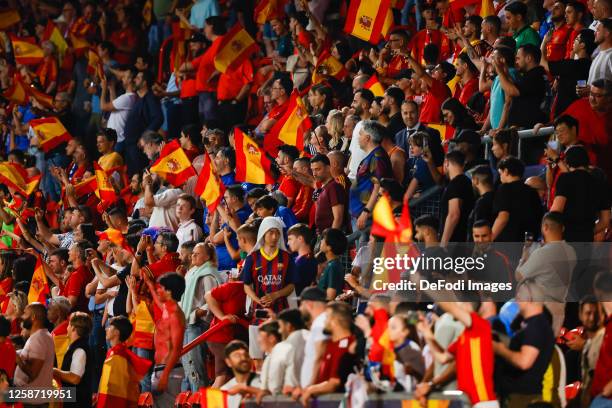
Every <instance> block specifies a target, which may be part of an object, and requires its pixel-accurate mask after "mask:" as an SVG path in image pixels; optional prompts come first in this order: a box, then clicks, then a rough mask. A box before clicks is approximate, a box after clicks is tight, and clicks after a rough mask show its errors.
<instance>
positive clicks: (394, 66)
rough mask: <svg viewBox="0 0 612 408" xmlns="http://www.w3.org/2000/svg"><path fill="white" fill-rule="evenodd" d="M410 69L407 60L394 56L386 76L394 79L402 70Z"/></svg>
mask: <svg viewBox="0 0 612 408" xmlns="http://www.w3.org/2000/svg"><path fill="white" fill-rule="evenodd" d="M408 68H410V64H409V63H408V61H407V60H406V58H404V57H401V56H399V55H394V56H393V58H391V61H389V65H388V66H387V73H386V76H388V77H391V78H393V77H394V76H396V75H397V74H399V73H400V72H401V71H402V70H404V69H408Z"/></svg>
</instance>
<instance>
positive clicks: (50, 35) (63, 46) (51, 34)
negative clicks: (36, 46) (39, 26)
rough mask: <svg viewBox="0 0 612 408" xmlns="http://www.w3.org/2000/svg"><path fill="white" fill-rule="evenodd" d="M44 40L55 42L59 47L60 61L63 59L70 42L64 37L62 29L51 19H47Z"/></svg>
mask: <svg viewBox="0 0 612 408" xmlns="http://www.w3.org/2000/svg"><path fill="white" fill-rule="evenodd" d="M43 40H45V41H51V42H52V43H53V44H55V47H56V48H57V53H58V54H59V57H60V61H61V60H62V59H63V57H64V54H66V50H67V49H68V43H67V42H66V40H65V39H64V36H63V35H62V33H61V31H60V30H59V28H57V26H56V25H55V24H54V23H53V21H52V20H51V19H49V20H48V21H47V25H46V26H45V31H44V33H43Z"/></svg>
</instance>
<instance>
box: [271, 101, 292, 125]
mask: <svg viewBox="0 0 612 408" xmlns="http://www.w3.org/2000/svg"><path fill="white" fill-rule="evenodd" d="M288 108H289V99H287V100H286V101H285V102H284V103H282V104H280V105H276V106H275V107H273V108H272V109H270V113H268V119H274V120H279V119H280V118H281V116H283V115H284V114H285V112H286V111H287V109H288Z"/></svg>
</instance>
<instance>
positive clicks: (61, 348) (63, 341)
mask: <svg viewBox="0 0 612 408" xmlns="http://www.w3.org/2000/svg"><path fill="white" fill-rule="evenodd" d="M51 337H52V338H53V347H54V348H55V359H56V360H57V366H58V367H61V366H62V362H63V361H64V356H65V355H66V352H67V351H68V346H69V345H70V337H68V320H64V321H63V322H62V323H60V324H59V325H57V326H56V327H55V329H53V331H52V332H51Z"/></svg>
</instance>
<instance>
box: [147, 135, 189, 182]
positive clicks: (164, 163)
mask: <svg viewBox="0 0 612 408" xmlns="http://www.w3.org/2000/svg"><path fill="white" fill-rule="evenodd" d="M151 172H152V173H155V174H157V175H159V176H160V177H161V178H163V179H164V180H166V181H167V182H168V183H170V184H172V185H173V186H176V187H180V186H182V185H183V184H185V182H186V181H187V179H188V178H189V177H191V176H195V175H196V172H195V170H194V169H193V166H192V165H191V161H190V160H189V158H188V157H187V155H186V154H185V151H184V150H183V148H182V147H181V146H180V145H179V142H178V140H176V139H174V140H172V141H171V142H170V143H167V144H166V145H164V147H163V148H162V151H161V153H160V155H159V159H157V161H156V162H155V163H153V165H152V166H151Z"/></svg>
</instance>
